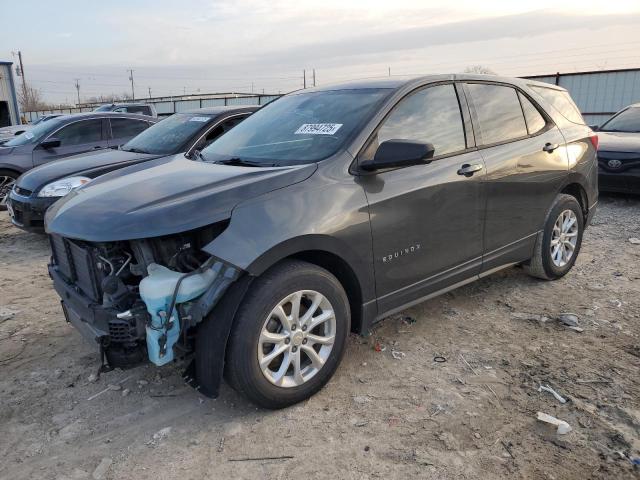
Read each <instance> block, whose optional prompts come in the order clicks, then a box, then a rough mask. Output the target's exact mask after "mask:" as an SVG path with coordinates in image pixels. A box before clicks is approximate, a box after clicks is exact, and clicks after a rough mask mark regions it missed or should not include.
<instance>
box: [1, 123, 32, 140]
mask: <svg viewBox="0 0 640 480" xmlns="http://www.w3.org/2000/svg"><path fill="white" fill-rule="evenodd" d="M30 128H31V126H30V125H11V126H10V127H2V128H0V138H11V137H14V136H15V135H16V132H26V131H27V130H29V129H30Z"/></svg>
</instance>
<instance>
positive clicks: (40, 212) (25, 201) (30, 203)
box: [8, 191, 59, 233]
mask: <svg viewBox="0 0 640 480" xmlns="http://www.w3.org/2000/svg"><path fill="white" fill-rule="evenodd" d="M56 200H59V197H44V198H39V197H23V196H22V195H18V194H16V193H15V192H13V191H12V192H11V193H10V194H9V201H8V203H9V204H10V207H11V208H10V209H9V213H10V216H11V221H12V222H13V224H14V225H15V226H16V227H18V228H21V229H22V230H26V231H28V232H35V233H44V214H45V212H46V211H47V208H49V207H50V206H51V205H53V204H54V203H55V201H56Z"/></svg>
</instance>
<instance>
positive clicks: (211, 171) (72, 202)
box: [45, 155, 316, 242]
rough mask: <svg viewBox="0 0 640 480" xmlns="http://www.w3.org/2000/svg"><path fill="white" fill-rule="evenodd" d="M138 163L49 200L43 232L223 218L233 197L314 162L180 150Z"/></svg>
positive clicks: (106, 230)
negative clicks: (228, 159)
mask: <svg viewBox="0 0 640 480" xmlns="http://www.w3.org/2000/svg"><path fill="white" fill-rule="evenodd" d="M138 167H139V166H134V167H130V168H127V169H124V170H118V171H117V172H114V173H113V174H109V175H107V177H100V179H98V180H97V181H95V182H91V183H89V184H87V185H85V186H84V187H82V188H80V189H78V190H75V191H73V192H71V193H70V194H69V195H67V196H66V197H64V198H62V199H61V200H59V201H58V202H56V203H54V204H53V206H52V207H51V208H49V210H47V214H46V217H45V228H46V230H47V232H48V233H55V234H59V235H62V236H65V237H70V238H76V239H80V240H86V241H91V242H112V241H118V240H132V239H138V238H151V237H158V236H162V235H170V234H173V233H180V232H185V231H188V230H193V229H195V228H199V227H203V226H206V225H210V224H212V223H215V222H218V221H221V220H226V219H228V218H229V217H230V216H231V211H232V210H233V208H234V207H235V206H236V205H237V204H238V203H240V202H242V201H244V200H248V199H250V198H255V197H257V196H259V195H263V194H265V193H267V192H270V191H273V190H277V189H280V188H284V187H286V186H289V185H292V184H294V183H298V182H301V181H303V180H305V179H307V178H308V177H309V176H311V174H313V172H314V171H315V170H316V164H307V165H297V166H288V167H264V168H262V167H241V166H231V165H217V164H210V163H204V162H198V161H193V160H187V159H185V158H184V156H183V155H177V156H176V157H174V158H173V159H172V160H171V161H168V162H164V163H161V164H159V165H154V166H151V167H149V168H138ZM127 170H129V171H130V172H129V173H128V174H126V175H121V174H122V173H124V172H126V171H127Z"/></svg>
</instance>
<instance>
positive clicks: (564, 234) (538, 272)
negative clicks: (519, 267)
mask: <svg viewBox="0 0 640 480" xmlns="http://www.w3.org/2000/svg"><path fill="white" fill-rule="evenodd" d="M583 231H584V215H583V213H582V208H581V207H580V204H579V203H578V201H577V200H576V199H575V197H573V196H571V195H565V194H561V195H558V196H557V197H556V200H555V202H554V204H553V205H552V207H551V209H550V210H549V213H548V214H547V219H546V221H545V225H544V229H543V231H542V232H541V233H540V234H538V238H537V240H536V246H535V250H534V254H533V257H532V258H531V260H530V262H529V264H528V265H525V270H526V271H527V273H529V274H530V275H532V276H534V277H537V278H542V279H544V280H555V279H558V278H560V277H563V276H564V275H566V274H567V272H569V270H571V267H573V264H574V263H575V261H576V258H577V257H578V253H579V252H580V246H581V244H582V233H583Z"/></svg>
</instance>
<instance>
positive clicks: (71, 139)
mask: <svg viewBox="0 0 640 480" xmlns="http://www.w3.org/2000/svg"><path fill="white" fill-rule="evenodd" d="M103 130H104V128H103V121H102V119H100V118H95V119H91V120H80V121H77V122H73V123H70V124H68V125H65V126H64V127H62V128H61V129H59V130H57V131H55V132H53V133H52V134H51V135H49V136H48V137H47V138H48V139H49V138H57V139H58V140H60V146H59V147H55V148H46V149H45V148H42V147H37V148H35V149H34V150H33V165H34V166H35V167H37V166H38V165H42V164H43V163H47V162H50V161H51V160H59V159H61V158H65V157H70V156H71V155H76V154H79V153H85V152H90V151H92V150H100V149H102V148H106V147H107V146H108V142H107V140H106V135H104V132H103Z"/></svg>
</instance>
